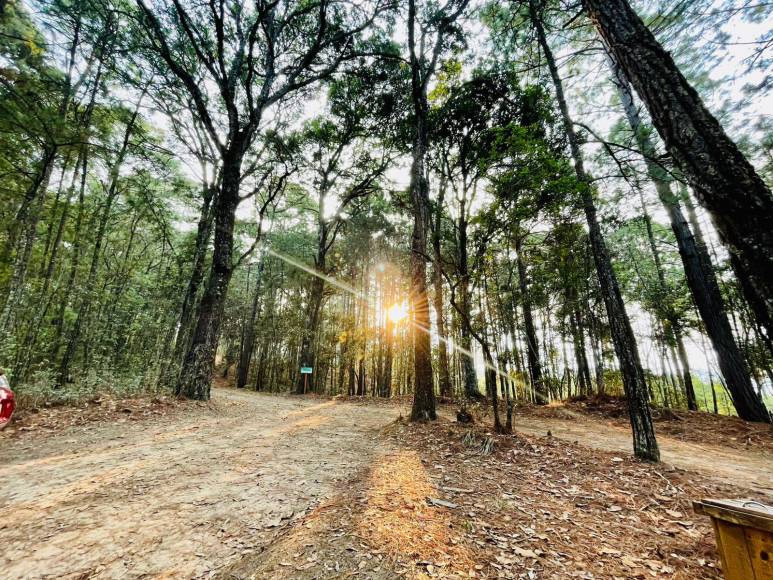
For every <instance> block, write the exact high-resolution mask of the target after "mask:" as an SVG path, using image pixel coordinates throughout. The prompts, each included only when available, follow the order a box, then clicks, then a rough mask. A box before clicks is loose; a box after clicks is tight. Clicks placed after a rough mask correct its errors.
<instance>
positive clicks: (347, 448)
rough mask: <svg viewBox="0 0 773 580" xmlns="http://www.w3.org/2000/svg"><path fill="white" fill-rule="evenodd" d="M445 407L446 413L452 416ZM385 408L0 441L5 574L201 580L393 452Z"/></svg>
mask: <svg viewBox="0 0 773 580" xmlns="http://www.w3.org/2000/svg"><path fill="white" fill-rule="evenodd" d="M448 412H450V411H448V410H445V411H444V415H445V414H447V413H448ZM398 414H399V409H398V408H397V407H395V406H389V405H362V404H352V403H344V402H335V401H320V400H311V399H298V398H292V397H275V396H268V395H261V394H256V393H254V392H240V391H235V390H230V389H216V390H215V392H214V395H213V402H212V403H211V404H210V405H202V406H196V405H189V406H187V407H181V408H180V409H179V410H177V411H174V412H172V413H169V414H167V415H163V416H155V417H150V418H148V419H147V420H144V419H143V420H141V421H137V422H117V421H115V422H112V423H106V422H96V423H87V424H85V425H80V426H73V427H67V428H64V429H62V430H59V431H57V432H55V433H50V432H49V433H41V432H38V433H29V434H26V435H24V436H21V437H17V438H10V437H7V436H0V437H3V438H2V439H0V510H2V514H3V515H2V518H0V546H2V550H0V570H2V577H3V579H5V578H9V579H11V578H25V579H26V578H51V577H56V578H71V579H75V578H79V579H80V578H137V577H153V578H204V577H209V576H210V575H212V574H214V573H215V572H217V571H218V570H221V569H223V568H224V567H227V566H229V565H230V564H232V563H234V562H236V561H237V560H240V559H241V558H243V557H244V556H246V555H248V554H250V553H254V552H258V551H260V550H261V549H262V547H264V546H266V545H267V544H269V543H270V542H271V541H272V540H274V539H275V538H276V536H277V535H279V534H284V533H285V531H284V529H283V527H284V526H287V525H288V524H290V523H292V522H295V521H296V520H299V519H300V518H302V517H303V516H304V515H305V514H306V513H308V512H309V510H311V509H312V508H313V507H315V506H316V505H318V504H319V502H321V501H322V500H324V499H326V498H330V497H335V496H340V495H341V494H347V493H348V492H349V489H348V488H347V487H344V486H342V485H341V484H340V482H348V481H350V478H351V477H352V475H353V474H355V473H356V472H358V471H361V470H362V469H363V468H365V467H369V466H371V465H374V464H376V463H377V461H376V460H377V459H380V458H381V457H383V454H384V453H385V452H387V451H388V450H389V444H388V443H386V442H383V441H382V438H381V437H379V436H378V431H379V429H380V428H381V427H383V426H385V425H386V424H388V423H389V422H390V421H391V420H392V419H393V418H394V417H396V416H397V415H398ZM515 425H516V428H517V429H518V430H520V431H523V432H525V433H527V434H535V435H545V434H546V433H547V431H548V430H550V431H551V432H552V434H553V435H554V436H555V437H559V438H564V439H568V440H571V441H578V442H579V443H581V444H584V445H587V446H589V447H592V448H598V449H604V450H607V451H614V452H619V453H620V454H621V455H624V454H627V453H629V450H630V434H629V433H628V432H627V431H626V430H623V429H620V428H618V427H614V426H611V425H606V424H604V423H603V422H600V421H596V420H593V419H588V418H586V417H581V416H579V415H578V417H576V418H574V419H572V420H561V419H542V418H534V417H528V416H521V415H518V416H517V417H516V421H515ZM660 442H661V449H662V453H663V459H664V461H666V462H667V463H672V464H673V465H675V466H677V467H679V468H683V469H695V470H699V471H703V472H705V473H707V474H709V475H712V476H714V477H715V478H716V479H718V480H721V481H724V482H727V483H733V484H736V485H741V486H748V487H750V488H753V489H757V490H759V491H763V492H765V493H772V492H773V464H771V458H770V457H767V456H763V455H761V454H754V453H751V452H738V451H733V450H726V449H721V448H714V447H710V446H699V445H695V444H688V443H684V442H680V441H676V440H672V439H668V438H665V437H661V439H660Z"/></svg>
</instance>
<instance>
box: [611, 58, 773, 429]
mask: <svg viewBox="0 0 773 580" xmlns="http://www.w3.org/2000/svg"><path fill="white" fill-rule="evenodd" d="M612 69H613V73H614V74H613V79H614V81H615V85H616V87H617V90H618V94H619V95H620V100H621V102H622V104H623V108H624V110H625V113H626V117H627V118H628V122H629V124H630V125H631V130H632V131H633V133H634V136H635V138H636V141H637V144H638V146H639V149H640V150H641V152H642V155H643V156H644V159H645V163H646V166H647V173H648V175H649V177H650V179H651V180H652V182H653V184H654V185H655V191H656V192H657V194H658V198H659V199H660V201H661V203H662V204H663V206H664V207H665V208H666V211H667V212H668V215H669V219H670V221H671V229H672V231H673V232H674V236H675V238H676V242H677V245H678V247H679V255H680V256H681V258H682V264H683V266H684V271H685V276H686V278H687V284H688V286H689V287H690V291H691V293H692V297H693V300H694V302H695V305H696V307H697V308H698V312H699V314H700V316H701V320H703V325H704V327H705V329H706V333H707V334H708V336H709V340H711V344H712V346H713V347H714V350H715V351H716V353H717V361H718V363H719V368H720V371H721V372H722V375H723V377H724V378H725V382H726V383H727V386H728V389H729V390H730V393H731V395H732V398H733V404H734V405H735V406H736V411H737V412H738V416H739V417H741V418H742V419H746V420H749V421H769V420H770V419H769V415H768V413H767V411H766V409H765V407H764V405H763V404H762V401H760V400H759V398H758V397H757V396H756V395H755V393H754V391H753V389H752V385H751V377H750V376H749V372H748V370H747V367H746V363H745V361H744V358H743V356H742V354H741V350H740V348H739V347H738V343H737V342H736V340H735V337H734V336H733V331H732V329H731V328H730V322H729V320H728V317H727V309H726V308H725V302H724V299H723V298H722V293H721V292H720V289H719V283H718V282H717V278H716V274H715V273H714V268H713V266H712V264H711V258H710V256H709V252H708V249H707V248H706V246H705V244H704V243H702V236H699V235H698V234H699V232H697V231H696V234H695V236H694V235H693V232H692V231H691V230H690V227H689V226H688V224H687V220H686V219H685V217H684V214H683V213H682V208H681V205H680V203H679V200H678V197H677V196H676V195H675V194H674V193H673V191H672V189H671V183H670V177H669V176H668V174H667V172H666V171H665V170H664V169H663V168H662V167H660V166H659V165H658V164H657V163H655V161H654V158H655V155H656V150H655V145H654V144H653V143H652V141H651V140H650V138H649V136H648V135H647V133H646V131H645V130H644V127H643V125H642V122H641V118H640V116H639V112H638V110H637V109H636V106H635V105H634V102H633V94H632V93H631V89H630V85H629V84H628V81H627V79H626V78H625V76H624V75H623V73H622V71H621V70H620V68H619V67H618V66H617V65H616V62H615V61H613V64H612ZM687 209H688V213H689V212H692V214H694V210H692V207H691V205H690V204H689V203H688V207H687ZM696 221H697V220H696ZM677 348H679V345H678V344H677ZM680 357H681V354H680ZM685 364H686V363H684V362H683V363H682V366H683V367H684V368H685V373H689V366H685ZM685 384H687V385H688V403H689V401H690V395H689V391H690V390H692V380H691V377H690V380H689V381H688V380H687V378H685ZM736 402H737V403H736ZM695 406H697V405H695Z"/></svg>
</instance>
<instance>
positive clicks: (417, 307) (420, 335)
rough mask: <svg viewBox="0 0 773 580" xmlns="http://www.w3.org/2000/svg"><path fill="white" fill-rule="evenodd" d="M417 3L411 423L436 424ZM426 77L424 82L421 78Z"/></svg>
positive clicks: (411, 14) (411, 29) (412, 23)
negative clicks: (417, 44)
mask: <svg viewBox="0 0 773 580" xmlns="http://www.w3.org/2000/svg"><path fill="white" fill-rule="evenodd" d="M416 20H417V15H416V2H415V0H409V5H408V35H409V44H410V49H411V99H412V103H413V112H414V127H413V132H414V134H413V147H412V156H411V182H410V187H409V189H410V194H411V201H412V205H413V233H412V235H411V265H410V268H411V301H412V322H413V324H412V333H411V334H412V335H413V365H414V380H415V386H414V392H413V405H412V407H411V420H412V421H419V420H433V421H434V420H435V419H436V418H437V415H436V412H435V389H434V385H433V376H432V350H431V348H432V345H431V342H430V317H429V300H428V298H427V228H428V226H429V182H428V180H427V176H426V167H425V161H426V156H427V146H428V142H429V137H428V129H427V117H428V113H429V103H428V101H427V80H428V79H427V75H428V74H429V73H431V72H432V71H429V72H424V73H423V74H422V69H423V64H422V62H421V60H420V59H419V58H417V57H416V53H415V50H416V38H415V29H416V26H417V22H416ZM422 77H423V78H422Z"/></svg>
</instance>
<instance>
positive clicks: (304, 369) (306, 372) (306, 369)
mask: <svg viewBox="0 0 773 580" xmlns="http://www.w3.org/2000/svg"><path fill="white" fill-rule="evenodd" d="M311 371H312V367H301V374H302V375H310V374H311Z"/></svg>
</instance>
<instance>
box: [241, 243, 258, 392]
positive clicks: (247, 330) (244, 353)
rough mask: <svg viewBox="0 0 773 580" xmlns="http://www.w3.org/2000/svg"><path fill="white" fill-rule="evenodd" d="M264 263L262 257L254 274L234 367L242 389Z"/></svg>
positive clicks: (249, 353)
mask: <svg viewBox="0 0 773 580" xmlns="http://www.w3.org/2000/svg"><path fill="white" fill-rule="evenodd" d="M264 263H265V258H264V259H262V260H261V261H260V264H259V265H258V272H257V275H256V276H255V288H254V289H253V294H252V307H251V308H250V316H249V318H248V319H247V320H246V321H245V323H244V324H245V327H244V340H243V341H242V346H241V350H240V352H239V365H238V366H237V368H236V388H237V389H243V388H244V387H245V386H246V385H247V378H248V375H249V372H250V363H251V362H252V354H253V351H254V350H255V322H256V320H257V318H258V311H259V310H260V290H261V284H260V282H261V278H262V275H263V265H264Z"/></svg>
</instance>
